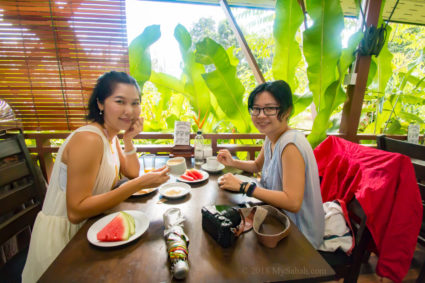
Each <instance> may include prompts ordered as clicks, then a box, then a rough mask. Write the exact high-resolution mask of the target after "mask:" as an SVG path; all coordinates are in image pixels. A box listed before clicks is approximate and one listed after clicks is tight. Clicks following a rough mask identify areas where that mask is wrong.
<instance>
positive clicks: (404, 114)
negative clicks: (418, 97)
mask: <svg viewBox="0 0 425 283" xmlns="http://www.w3.org/2000/svg"><path fill="white" fill-rule="evenodd" d="M399 116H400V118H402V119H403V120H405V121H406V122H409V123H411V122H419V123H421V124H423V123H424V120H422V119H421V117H419V116H418V115H415V114H412V113H409V112H406V111H400V113H399Z"/></svg>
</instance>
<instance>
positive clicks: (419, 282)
mask: <svg viewBox="0 0 425 283" xmlns="http://www.w3.org/2000/svg"><path fill="white" fill-rule="evenodd" d="M423 282H425V262H424V263H423V264H422V267H421V271H420V273H419V276H418V279H416V283H423Z"/></svg>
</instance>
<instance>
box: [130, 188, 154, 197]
mask: <svg viewBox="0 0 425 283" xmlns="http://www.w3.org/2000/svg"><path fill="white" fill-rule="evenodd" d="M156 190H158V187H156V188H151V189H142V190H140V191H138V192H135V193H134V194H132V195H131V196H132V197H141V196H146V195H149V194H151V193H153V192H155V191H156Z"/></svg>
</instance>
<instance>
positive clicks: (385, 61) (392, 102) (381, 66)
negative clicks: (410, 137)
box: [359, 24, 425, 134]
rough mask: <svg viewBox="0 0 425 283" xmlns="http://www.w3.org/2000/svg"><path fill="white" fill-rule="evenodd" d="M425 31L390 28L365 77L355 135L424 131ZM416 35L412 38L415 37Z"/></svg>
mask: <svg viewBox="0 0 425 283" xmlns="http://www.w3.org/2000/svg"><path fill="white" fill-rule="evenodd" d="M424 32H425V28H423V27H412V26H408V25H401V24H392V25H390V26H389V27H388V32H387V33H388V34H387V41H388V44H386V45H385V46H384V49H383V50H382V52H381V54H380V55H379V57H378V58H376V59H375V58H374V60H373V61H372V65H371V70H372V72H370V74H369V81H370V82H371V84H370V86H369V89H368V91H367V93H366V96H365V102H364V109H363V115H362V118H361V123H360V127H359V132H362V133H373V134H380V133H386V134H406V133H407V128H408V126H409V124H412V123H414V124H419V125H420V128H421V131H423V130H424V129H425V123H424V121H423V118H422V117H424V114H425V107H424V102H425V100H424V99H425V95H424V92H425V84H423V82H424V79H425V77H424V62H425V60H424V56H423V55H424V53H425V50H424V48H425V39H424V37H423V36H419V37H418V36H417V35H418V34H423V33H424ZM415 33H416V35H415Z"/></svg>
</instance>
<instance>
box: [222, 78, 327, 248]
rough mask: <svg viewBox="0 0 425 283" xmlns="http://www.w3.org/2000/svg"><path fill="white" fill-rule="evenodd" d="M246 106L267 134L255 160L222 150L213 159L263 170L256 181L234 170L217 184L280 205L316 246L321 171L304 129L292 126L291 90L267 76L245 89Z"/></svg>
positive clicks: (320, 214)
mask: <svg viewBox="0 0 425 283" xmlns="http://www.w3.org/2000/svg"><path fill="white" fill-rule="evenodd" d="M248 110H249V113H250V114H251V119H252V122H253V123H254V125H255V127H256V128H257V129H258V130H259V131H260V132H261V133H263V134H265V135H266V139H265V142H264V144H263V147H262V148H261V151H260V154H259V155H258V157H257V158H256V159H255V160H254V161H242V160H236V159H233V158H232V156H231V154H230V152H229V151H228V150H220V151H219V153H218V156H217V159H218V160H219V161H220V162H221V163H222V164H224V165H226V166H232V167H236V168H239V169H242V170H244V171H246V172H251V173H256V172H260V171H261V182H260V185H259V186H256V185H255V184H254V183H244V182H242V181H241V180H239V179H238V178H237V177H235V176H234V175H233V174H230V173H228V174H225V175H224V176H223V177H222V178H221V179H220V181H219V186H220V188H221V189H226V190H231V191H236V192H240V193H243V194H246V195H248V196H253V197H255V198H257V199H259V200H261V201H263V202H265V203H268V204H270V205H273V206H275V207H278V208H281V209H283V210H284V211H285V212H286V214H287V215H288V217H289V218H291V220H292V221H293V222H294V223H295V225H296V226H297V227H298V229H299V230H300V231H301V232H302V233H303V234H304V236H306V238H307V239H308V240H309V241H310V243H311V244H312V245H313V246H314V247H315V248H318V247H319V246H320V244H321V243H322V240H323V234H324V211H323V206H322V197H321V193H320V183H319V174H318V169H317V164H316V159H315V157H314V154H313V150H312V148H311V146H310V144H309V142H308V141H307V139H306V138H305V136H304V134H303V133H301V132H299V131H296V130H294V129H291V128H290V127H289V125H288V120H289V117H290V115H291V112H292V110H293V103H292V92H291V89H290V87H289V85H288V84H287V83H286V82H284V81H282V80H279V81H274V82H266V83H264V84H261V85H259V86H257V87H256V88H255V89H254V90H253V91H252V92H251V94H250V95H249V98H248Z"/></svg>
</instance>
